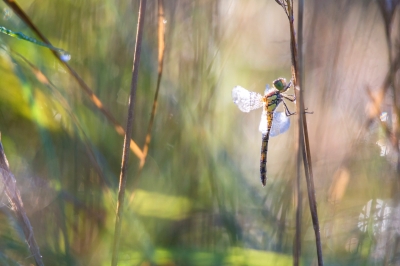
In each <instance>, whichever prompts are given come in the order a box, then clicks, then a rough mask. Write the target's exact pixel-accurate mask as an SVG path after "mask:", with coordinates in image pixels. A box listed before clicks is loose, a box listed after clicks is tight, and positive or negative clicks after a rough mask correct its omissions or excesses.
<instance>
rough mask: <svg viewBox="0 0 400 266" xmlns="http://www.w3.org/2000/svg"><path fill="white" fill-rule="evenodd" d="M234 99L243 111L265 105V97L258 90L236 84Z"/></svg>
mask: <svg viewBox="0 0 400 266" xmlns="http://www.w3.org/2000/svg"><path fill="white" fill-rule="evenodd" d="M232 100H233V102H234V103H235V104H236V105H237V106H238V107H239V109H240V111H242V112H246V113H247V112H250V111H251V110H254V109H258V108H260V107H261V106H263V104H264V103H263V97H262V96H261V94H259V93H257V92H252V91H248V90H246V89H245V88H242V87H240V86H236V87H234V88H233V89H232Z"/></svg>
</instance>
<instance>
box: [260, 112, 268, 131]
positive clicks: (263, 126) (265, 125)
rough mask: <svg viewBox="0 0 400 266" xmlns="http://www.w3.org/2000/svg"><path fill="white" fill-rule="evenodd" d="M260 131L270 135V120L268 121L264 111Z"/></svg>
mask: <svg viewBox="0 0 400 266" xmlns="http://www.w3.org/2000/svg"><path fill="white" fill-rule="evenodd" d="M258 130H259V131H260V132H261V133H262V134H263V136H264V135H266V134H267V133H268V119H267V112H266V111H265V110H263V112H262V114H261V121H260V126H259V127H258Z"/></svg>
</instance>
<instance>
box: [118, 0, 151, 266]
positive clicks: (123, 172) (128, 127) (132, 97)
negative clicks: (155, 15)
mask: <svg viewBox="0 0 400 266" xmlns="http://www.w3.org/2000/svg"><path fill="white" fill-rule="evenodd" d="M145 10H146V0H140V6H139V12H138V24H137V32H136V42H135V43H136V44H135V52H134V57H133V69H132V81H131V92H130V95H129V107H128V119H127V122H126V134H125V139H124V148H123V153H122V163H121V174H120V177H119V188H118V202H117V213H116V217H115V230H114V241H113V252H112V261H111V265H112V266H116V265H117V264H118V251H119V250H118V249H119V241H120V238H121V224H122V214H123V209H124V199H125V186H126V179H127V177H126V172H127V168H128V160H129V154H130V152H129V142H130V140H131V136H132V128H133V110H134V105H135V97H136V90H137V81H138V74H139V61H140V51H141V47H142V35H143V23H144V15H145Z"/></svg>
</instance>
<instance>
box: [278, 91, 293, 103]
mask: <svg viewBox="0 0 400 266" xmlns="http://www.w3.org/2000/svg"><path fill="white" fill-rule="evenodd" d="M281 95H282V97H283V98H285V99H286V100H288V101H291V102H292V103H293V102H295V101H296V95H287V94H283V93H281Z"/></svg>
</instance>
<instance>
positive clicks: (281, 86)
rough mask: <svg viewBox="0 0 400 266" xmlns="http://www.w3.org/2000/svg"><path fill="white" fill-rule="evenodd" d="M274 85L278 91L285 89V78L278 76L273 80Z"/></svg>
mask: <svg viewBox="0 0 400 266" xmlns="http://www.w3.org/2000/svg"><path fill="white" fill-rule="evenodd" d="M274 87H275V88H276V89H277V90H278V91H284V90H285V89H287V84H286V79H284V78H278V79H276V80H274Z"/></svg>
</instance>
